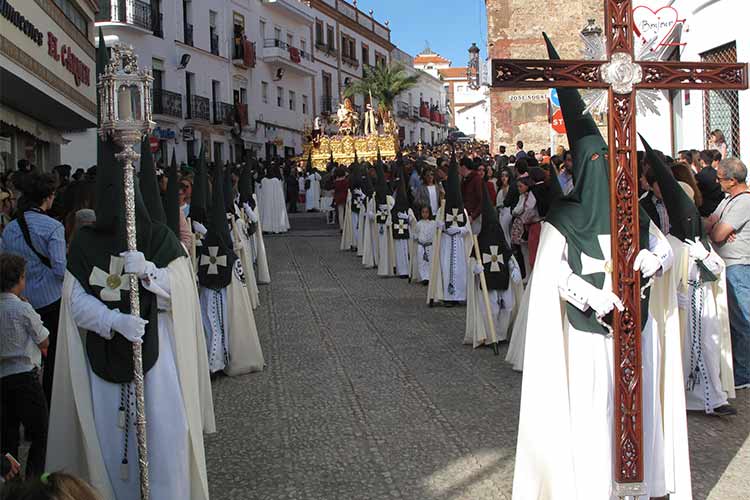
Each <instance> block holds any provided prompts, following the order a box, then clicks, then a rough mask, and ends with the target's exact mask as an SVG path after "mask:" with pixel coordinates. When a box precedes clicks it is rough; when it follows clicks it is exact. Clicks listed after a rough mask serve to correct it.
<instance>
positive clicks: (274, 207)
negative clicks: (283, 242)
mask: <svg viewBox="0 0 750 500" xmlns="http://www.w3.org/2000/svg"><path fill="white" fill-rule="evenodd" d="M260 192H261V196H260V203H261V205H260V222H261V224H262V226H263V231H267V232H269V233H274V234H278V233H285V232H287V231H288V230H289V227H290V226H289V216H288V214H287V212H286V201H285V200H284V190H283V187H282V184H281V181H280V180H279V179H276V178H275V177H274V178H269V177H266V178H265V179H263V181H261V190H260Z"/></svg>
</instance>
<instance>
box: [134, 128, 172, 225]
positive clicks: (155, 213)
mask: <svg viewBox="0 0 750 500" xmlns="http://www.w3.org/2000/svg"><path fill="white" fill-rule="evenodd" d="M140 163H141V168H140V171H139V172H138V186H139V187H140V188H141V195H142V196H143V202H144V203H145V205H146V210H147V211H148V213H149V215H150V216H151V220H152V221H154V222H160V223H162V224H165V223H166V221H167V216H166V215H165V214H164V205H162V201H161V193H160V192H159V180H158V179H157V178H156V167H155V166H154V156H153V155H152V154H151V146H150V145H149V142H148V137H146V136H144V137H143V139H142V140H141V162H140Z"/></svg>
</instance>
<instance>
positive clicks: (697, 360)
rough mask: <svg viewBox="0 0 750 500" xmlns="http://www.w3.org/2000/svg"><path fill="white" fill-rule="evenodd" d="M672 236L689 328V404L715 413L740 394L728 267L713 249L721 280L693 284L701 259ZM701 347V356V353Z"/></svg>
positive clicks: (683, 317)
mask: <svg viewBox="0 0 750 500" xmlns="http://www.w3.org/2000/svg"><path fill="white" fill-rule="evenodd" d="M667 239H668V240H669V243H670V245H672V250H673V251H674V254H675V269H674V271H673V273H672V276H673V278H674V281H675V283H674V285H675V288H676V291H677V297H678V306H679V312H680V323H681V327H682V328H681V330H682V332H683V338H682V345H683V358H682V363H683V367H684V372H685V373H684V375H685V404H686V406H687V409H688V410H696V411H705V412H707V413H712V412H713V410H714V409H715V408H718V407H719V406H722V405H725V404H727V400H728V398H734V397H735V390H734V374H733V372H732V342H731V338H730V335H729V316H728V312H727V297H726V276H725V274H724V271H725V269H726V268H725V265H724V261H723V260H722V259H721V258H720V257H719V256H718V254H716V252H715V251H713V250H712V251H711V254H710V256H709V258H708V259H706V260H704V264H705V265H706V266H707V267H708V268H709V270H710V271H711V272H712V273H713V274H714V275H715V276H716V277H717V281H714V282H709V283H703V284H702V285H701V286H700V287H697V286H694V285H691V284H690V283H691V282H693V283H696V282H697V280H698V278H699V277H700V271H699V268H698V265H697V264H696V262H695V260H694V259H691V258H690V255H689V252H688V251H687V249H686V247H685V245H684V244H683V243H682V242H681V241H679V240H678V239H677V238H675V237H674V236H672V235H668V236H667ZM691 299H693V300H694V301H695V305H696V306H697V307H700V303H701V302H702V304H703V314H702V316H701V317H699V318H698V317H696V311H695V310H694V309H693V307H692V304H691ZM694 325H695V326H696V327H697V326H700V330H697V329H694ZM693 333H695V338H693ZM698 353H700V357H698V356H697V355H698ZM691 365H692V366H693V367H694V368H697V374H698V377H697V380H696V383H695V384H694V385H693V384H689V381H690V380H689V377H690V371H691ZM691 386H692V389H691V388H690V387H691Z"/></svg>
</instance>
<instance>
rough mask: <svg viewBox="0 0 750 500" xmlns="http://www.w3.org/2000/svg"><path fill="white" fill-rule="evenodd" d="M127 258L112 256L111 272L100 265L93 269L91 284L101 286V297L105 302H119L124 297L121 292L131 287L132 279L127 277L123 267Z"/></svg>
mask: <svg viewBox="0 0 750 500" xmlns="http://www.w3.org/2000/svg"><path fill="white" fill-rule="evenodd" d="M124 267H125V260H124V259H123V258H122V257H116V256H114V255H113V256H111V257H110V258H109V272H106V271H103V270H101V269H99V268H98V267H96V266H95V267H94V268H93V269H92V270H91V275H90V276H89V284H90V285H92V286H97V287H101V289H102V291H101V292H99V298H100V299H102V301H104V302H119V301H120V300H121V299H122V295H121V292H122V291H123V290H128V289H129V288H130V281H129V280H127V279H125V274H124V273H123V268H124Z"/></svg>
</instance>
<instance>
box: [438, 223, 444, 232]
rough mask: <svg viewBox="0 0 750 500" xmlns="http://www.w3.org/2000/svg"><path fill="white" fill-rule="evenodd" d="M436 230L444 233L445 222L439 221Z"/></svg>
mask: <svg viewBox="0 0 750 500" xmlns="http://www.w3.org/2000/svg"><path fill="white" fill-rule="evenodd" d="M437 228H438V229H440V230H441V231H445V222H443V221H441V220H440V221H438V222H437Z"/></svg>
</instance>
